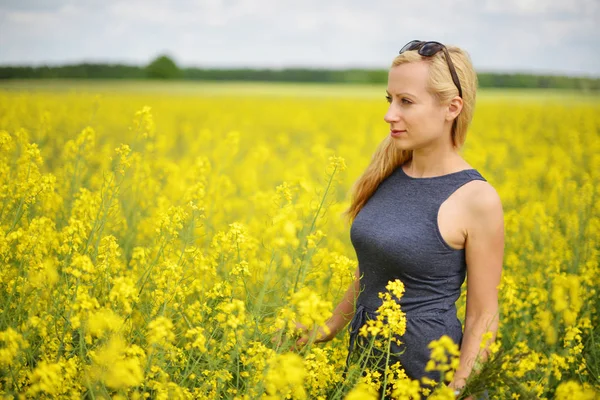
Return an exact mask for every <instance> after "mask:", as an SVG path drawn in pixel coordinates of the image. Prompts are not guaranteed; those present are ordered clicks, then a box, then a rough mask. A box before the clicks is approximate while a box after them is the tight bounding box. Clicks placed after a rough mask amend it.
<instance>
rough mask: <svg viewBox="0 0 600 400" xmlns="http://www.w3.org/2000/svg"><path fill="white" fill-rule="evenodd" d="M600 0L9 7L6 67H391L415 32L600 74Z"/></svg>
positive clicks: (117, 0) (504, 60)
mask: <svg viewBox="0 0 600 400" xmlns="http://www.w3.org/2000/svg"><path fill="white" fill-rule="evenodd" d="M599 21H600V2H599V1H598V0H574V1H572V2H565V1H559V0H484V1H479V0H439V1H437V2H435V3H434V2H428V3H422V4H420V5H418V6H417V5H416V4H415V3H414V2H413V1H412V0H410V1H409V0H389V1H384V0H371V1H369V2H364V1H358V0H352V1H343V0H331V1H326V2H323V1H321V0H305V1H302V2H292V1H289V0H288V1H285V0H281V1H277V0H172V1H167V0H146V1H143V0H127V1H125V0H112V1H100V0H87V1H80V2H75V1H73V0H52V1H42V0H36V1H31V0H29V1H20V0H19V1H17V0H4V1H3V3H2V4H0V63H18V62H22V63H42V62H51V63H61V62H78V61H83V60H95V61H101V60H106V61H110V62H131V63H146V62H148V61H149V60H150V59H151V58H152V57H154V56H156V55H157V54H158V53H159V52H163V51H168V52H169V53H170V54H171V55H172V56H174V57H175V58H176V60H177V61H178V62H179V63H181V64H186V65H200V66H202V65H204V66H256V67H259V66H264V67H284V66H300V65H304V66H308V65H311V66H325V67H345V66H366V67H377V68H385V67H387V66H388V65H389V62H390V61H391V59H392V58H393V57H394V55H395V54H396V53H397V51H398V49H399V48H400V47H401V46H402V45H404V44H405V43H406V42H408V41H409V40H412V39H423V40H438V41H442V42H444V43H448V44H454V45H459V46H461V47H463V48H465V49H466V50H467V51H468V52H469V53H470V54H471V56H472V59H473V62H474V64H475V66H476V67H477V68H480V69H486V70H505V69H509V70H531V71H540V72H558V73H561V72H562V73H579V74H581V73H585V74H594V75H600V56H599V55H598V53H599V52H598V51H597V50H598V48H597V43H599V41H600V33H599V31H598V29H597V25H598V22H599Z"/></svg>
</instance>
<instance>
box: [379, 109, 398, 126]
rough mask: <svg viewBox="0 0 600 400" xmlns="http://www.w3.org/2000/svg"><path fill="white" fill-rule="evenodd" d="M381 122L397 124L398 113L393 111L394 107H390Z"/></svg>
mask: <svg viewBox="0 0 600 400" xmlns="http://www.w3.org/2000/svg"><path fill="white" fill-rule="evenodd" d="M383 120H384V121H385V122H387V123H388V124H389V123H392V122H398V121H399V120H400V113H399V112H398V110H396V109H395V107H392V106H391V105H390V107H389V108H388V111H387V112H386V113H385V115H384V116H383Z"/></svg>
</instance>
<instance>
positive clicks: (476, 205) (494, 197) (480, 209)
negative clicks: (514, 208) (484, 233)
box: [464, 179, 502, 216]
mask: <svg viewBox="0 0 600 400" xmlns="http://www.w3.org/2000/svg"><path fill="white" fill-rule="evenodd" d="M464 194H465V196H464V198H465V201H466V202H467V204H466V205H467V208H468V209H469V211H470V214H472V215H474V216H485V215H488V214H489V213H498V212H500V213H502V199H501V198H500V195H499V194H498V191H497V190H496V188H494V186H492V185H491V184H490V183H489V182H488V181H487V180H478V179H474V180H472V181H470V182H469V184H468V185H465V193H464Z"/></svg>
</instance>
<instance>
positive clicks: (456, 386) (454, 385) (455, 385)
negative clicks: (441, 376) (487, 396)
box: [448, 378, 473, 400]
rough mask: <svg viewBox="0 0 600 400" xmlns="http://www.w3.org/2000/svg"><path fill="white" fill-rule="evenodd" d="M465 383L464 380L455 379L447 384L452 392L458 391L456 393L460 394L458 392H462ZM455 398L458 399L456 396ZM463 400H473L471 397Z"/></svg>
mask: <svg viewBox="0 0 600 400" xmlns="http://www.w3.org/2000/svg"><path fill="white" fill-rule="evenodd" d="M465 383H466V379H464V378H455V379H454V380H453V381H452V382H450V383H449V384H448V387H449V388H451V389H452V390H454V391H456V390H458V391H459V392H458V393H460V392H462V389H463V387H464V386H465ZM455 393H456V392H455ZM456 397H458V394H457V395H456ZM464 400H473V396H469V397H465V398H464Z"/></svg>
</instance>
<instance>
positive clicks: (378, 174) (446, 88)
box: [343, 46, 477, 221]
mask: <svg viewBox="0 0 600 400" xmlns="http://www.w3.org/2000/svg"><path fill="white" fill-rule="evenodd" d="M446 48H447V49H448V53H449V54H450V57H451V58H452V63H453V64H454V68H455V70H456V74H457V75H458V79H459V81H460V86H461V89H462V100H463V107H462V110H461V112H460V114H459V115H458V117H456V119H455V120H454V122H453V123H452V129H451V132H450V135H451V138H452V144H453V146H454V147H455V148H460V147H462V145H463V144H464V142H465V139H466V137H467V129H468V127H469V124H470V123H471V120H472V119H473V113H474V111H475V97H476V92H477V73H476V72H475V69H474V68H473V64H472V63H471V59H470V57H469V55H468V53H467V52H466V51H464V50H462V49H461V48H459V47H456V46H446ZM421 60H423V61H425V62H428V63H429V79H428V82H427V91H428V92H429V93H431V94H432V95H433V96H434V97H435V98H436V99H437V100H438V101H439V102H440V104H449V103H450V100H451V99H452V98H454V97H455V96H458V88H457V87H456V85H455V84H454V82H453V81H452V75H451V74H450V70H449V68H448V63H447V62H446V56H445V54H444V51H439V52H438V53H436V54H435V55H433V56H432V57H424V56H421V55H419V54H418V53H417V51H416V50H411V51H405V52H404V53H402V54H400V55H398V56H396V58H394V60H393V62H392V65H391V67H396V66H398V65H401V64H405V63H410V62H418V61H421ZM411 159H412V150H398V149H397V148H396V146H395V144H394V142H393V141H392V140H391V138H390V137H389V136H386V138H385V139H384V140H383V141H382V142H381V143H380V144H379V145H378V146H377V148H376V150H375V153H374V154H373V156H372V158H371V162H370V163H369V165H368V166H367V169H366V170H365V172H364V173H363V174H362V176H361V177H360V178H359V179H358V180H357V181H356V182H355V183H354V185H353V186H352V189H351V192H352V199H351V203H350V207H349V208H348V209H347V210H345V211H344V212H343V215H345V216H346V217H348V218H349V219H350V221H353V220H354V218H356V215H357V214H358V213H359V211H360V210H361V209H362V207H363V206H364V205H365V203H366V202H367V200H369V198H370V197H371V195H372V194H373V193H374V192H375V190H376V189H377V187H378V186H379V184H380V183H381V182H382V181H383V180H384V179H385V178H387V177H388V176H389V175H390V174H391V173H392V172H393V171H394V170H395V169H396V168H397V167H399V166H400V165H402V164H404V163H405V162H407V161H410V160H411Z"/></svg>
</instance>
